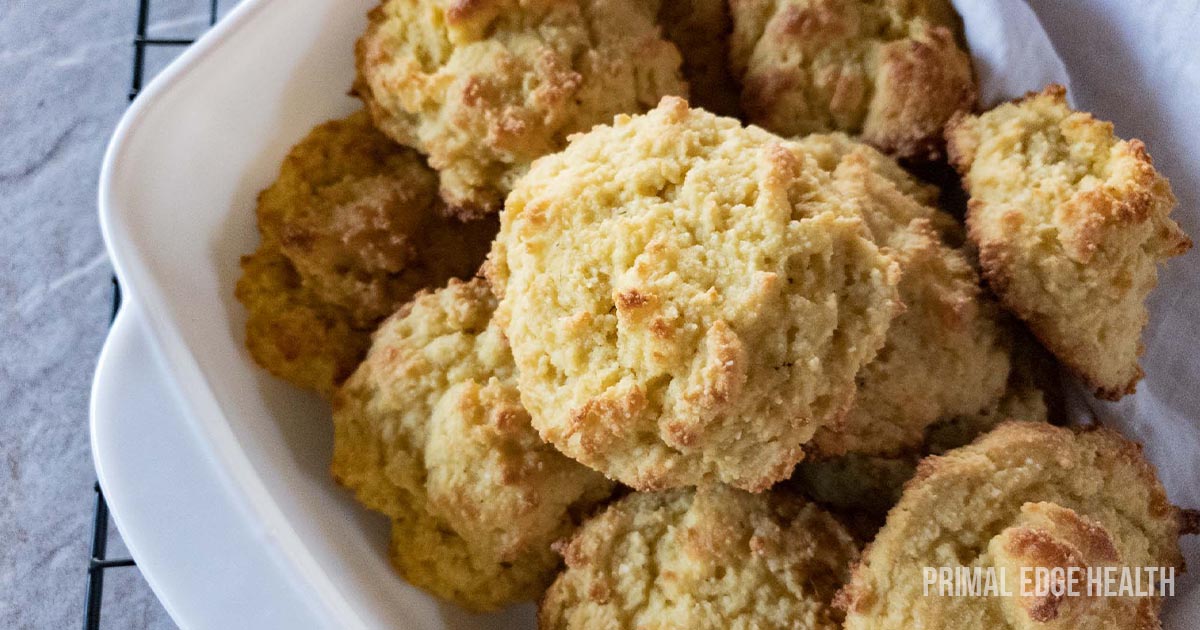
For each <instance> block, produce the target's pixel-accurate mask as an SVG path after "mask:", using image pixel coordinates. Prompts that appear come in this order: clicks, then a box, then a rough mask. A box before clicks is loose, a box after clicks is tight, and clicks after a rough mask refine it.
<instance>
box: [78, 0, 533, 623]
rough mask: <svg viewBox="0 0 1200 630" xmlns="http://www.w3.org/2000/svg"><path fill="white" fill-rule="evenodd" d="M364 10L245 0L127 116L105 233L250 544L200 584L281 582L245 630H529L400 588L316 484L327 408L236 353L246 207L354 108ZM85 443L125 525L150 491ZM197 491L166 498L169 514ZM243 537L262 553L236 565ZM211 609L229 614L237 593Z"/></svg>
mask: <svg viewBox="0 0 1200 630" xmlns="http://www.w3.org/2000/svg"><path fill="white" fill-rule="evenodd" d="M372 4H373V3H372V2H368V1H366V0H354V1H351V0H305V1H295V0H292V1H284V0H248V1H247V2H244V3H243V4H242V5H241V6H239V7H238V8H237V9H235V10H234V11H233V12H232V13H231V14H230V15H229V16H227V17H226V18H225V20H224V21H223V22H222V23H221V25H220V26H218V27H217V28H216V29H215V30H213V31H211V32H210V33H209V34H208V35H206V36H205V37H203V38H202V39H201V40H200V41H199V42H197V43H196V44H195V45H194V46H193V47H192V48H190V49H189V50H188V51H187V52H185V53H184V54H183V55H182V56H181V57H180V58H179V59H178V60H176V62H175V63H174V64H172V65H171V66H170V67H169V68H168V69H167V70H165V71H164V72H163V74H162V75H160V76H159V77H158V78H157V79H156V80H155V81H154V82H153V83H152V84H151V85H150V86H149V87H148V88H147V90H146V91H145V92H143V93H142V95H141V96H140V97H139V98H138V99H137V101H136V102H135V103H134V104H133V105H132V106H131V108H130V110H129V112H128V113H127V114H126V116H125V117H124V118H123V119H122V121H121V123H120V125H119V126H118V128H117V131H116V133H115V136H114V139H113V142H112V144H111V146H110V147H109V152H108V154H107V155H106V157H105V162H104V168H103V172H102V175H101V183H100V218H101V227H102V229H103V231H104V236H105V240H106V242H107V244H108V247H109V252H110V254H111V256H112V260H113V265H114V267H115V268H116V271H117V274H118V276H119V277H120V279H121V283H122V287H123V288H124V289H125V296H126V300H127V302H128V303H132V304H136V305H137V307H138V310H139V311H140V312H141V313H142V315H143V319H144V321H145V327H146V331H147V335H148V338H149V340H150V345H151V346H153V347H154V348H155V349H156V352H157V353H159V354H160V357H161V360H162V365H163V366H164V367H165V369H166V373H167V374H168V375H169V381H170V383H171V384H172V389H173V397H174V403H176V404H178V408H179V410H180V415H181V417H182V419H183V421H184V422H185V423H186V424H187V425H188V426H189V427H190V429H191V432H192V439H193V440H194V441H195V443H196V444H197V445H198V447H199V448H200V453H201V455H200V456H199V457H198V458H197V461H198V462H199V465H201V466H202V468H203V471H202V472H203V476H205V477H206V478H211V479H215V480H218V483H219V487H220V490H221V492H222V493H223V495H222V497H221V498H222V499H223V502H222V503H219V504H214V507H216V508H219V509H231V510H236V511H237V518H236V527H237V528H239V529H240V530H241V533H242V534H247V535H248V536H249V539H248V542H246V543H245V544H243V545H242V546H235V547H233V548H232V549H231V550H230V551H225V552H223V551H220V550H219V549H215V548H214V549H212V553H222V554H228V555H227V556H226V557H225V558H224V560H225V562H227V563H228V564H227V567H228V569H229V570H228V571H217V570H216V569H213V570H214V573H213V575H212V577H213V578H216V577H217V576H218V575H219V576H221V577H220V579H223V580H230V579H238V576H239V575H241V576H244V577H243V578H242V579H244V580H245V581H258V580H274V581H275V583H276V584H275V587H273V588H274V589H275V592H276V593H277V594H279V595H280V596H279V597H273V596H272V597H266V598H265V599H264V600H262V601H261V602H259V603H257V607H258V608H260V609H261V610H257V611H253V612H254V613H255V614H248V615H247V616H246V618H247V619H250V618H254V619H256V621H257V623H254V624H245V625H246V626H247V627H255V628H276V627H278V628H297V627H314V628H384V627H387V628H404V629H409V628H411V629H414V630H416V629H427V628H430V629H431V628H442V627H455V628H462V627H497V626H500V627H514V626H517V627H520V626H528V625H530V623H531V622H530V621H529V619H531V615H530V612H531V608H532V607H531V606H525V607H517V608H516V609H514V610H510V611H508V613H507V614H502V615H492V616H486V617H474V616H469V615H466V614H464V613H462V612H460V611H458V609H456V608H454V607H452V606H448V605H443V604H440V603H438V602H436V601H435V600H434V599H433V598H431V597H429V596H427V595H425V594H423V593H422V592H420V591H418V590H416V589H414V588H412V587H410V586H408V585H407V584H405V583H404V582H403V581H402V580H400V579H399V578H398V577H397V576H396V575H395V573H394V572H393V571H392V570H391V569H390V567H389V566H388V564H387V561H386V546H387V523H386V520H385V519H384V518H383V517H381V516H378V515H375V514H371V513H368V512H366V511H365V510H362V509H359V508H358V507H356V504H355V503H354V502H353V501H352V500H351V498H350V497H349V495H348V494H347V493H345V492H343V491H341V490H340V489H338V488H337V487H336V486H335V484H334V483H333V482H332V481H331V480H330V478H329V475H328V473H327V466H328V462H329V456H330V453H331V437H332V436H331V430H330V425H329V422H328V419H327V418H328V413H329V412H328V409H327V408H326V407H325V406H324V404H323V403H321V402H320V401H318V400H317V399H316V398H315V397H312V396H307V395H301V394H298V393H297V390H295V389H294V388H291V387H290V386H288V385H285V384H283V383H281V382H279V381H276V380H274V379H272V378H270V377H269V376H267V375H266V374H264V373H263V372H261V371H260V370H259V369H257V368H256V367H254V364H253V362H252V361H251V360H250V358H249V356H248V355H247V353H246V352H245V350H244V349H243V347H242V344H241V339H242V327H243V325H244V318H243V314H242V312H241V310H240V307H239V306H238V305H237V303H236V302H235V301H234V299H233V295H232V290H233V289H232V288H233V284H234V282H235V280H236V276H237V263H236V261H237V259H238V257H239V256H240V255H241V254H244V253H247V252H249V251H251V250H252V249H253V248H254V246H255V241H256V238H257V237H256V235H255V229H254V217H253V211H252V209H253V208H254V198H255V196H256V194H257V193H258V191H259V190H260V189H261V188H263V187H264V186H265V185H266V184H267V183H269V182H270V181H271V179H273V177H274V175H275V173H276V171H277V169H278V164H279V162H280V160H281V159H282V158H283V155H284V154H285V153H286V152H287V149H288V147H289V146H290V145H292V144H293V143H295V142H296V140H298V139H299V138H301V137H303V135H304V134H305V133H306V132H307V131H308V129H309V128H311V127H312V126H313V125H314V124H316V123H317V122H320V121H322V120H325V119H328V118H333V117H338V116H342V115H345V114H347V113H349V112H350V111H352V110H353V109H354V108H355V107H356V104H355V102H354V101H353V100H351V99H350V98H349V97H347V96H345V93H346V90H347V88H348V86H349V85H350V82H351V79H352V77H353V54H352V50H353V42H354V40H355V39H356V37H357V35H358V33H359V32H360V31H361V30H362V28H363V26H364V24H365V15H366V12H367V10H368V9H369V8H370V7H371V5H372ZM101 402H103V398H102V397H98V402H97V404H98V405H99V404H100V403H101ZM98 409H99V407H98ZM98 419H99V418H98ZM98 435H99V436H101V437H102V436H103V433H102V432H98ZM95 446H96V450H97V453H96V455H97V461H98V462H101V463H102V465H101V466H100V467H99V473H100V477H101V484H102V486H103V487H104V489H105V492H106V493H107V495H108V496H109V497H110V498H111V500H112V501H113V504H114V510H113V511H114V515H115V518H116V519H117V522H118V525H119V526H123V527H124V526H133V524H134V522H135V521H136V517H137V514H136V511H137V510H138V509H139V504H144V503H148V502H151V501H154V500H156V499H155V497H153V496H140V495H139V494H138V493H141V492H149V490H146V489H144V488H134V487H129V486H127V485H125V482H126V481H127V480H128V478H127V477H125V476H121V475H120V474H118V473H117V472H116V471H117V470H119V468H118V467H117V466H116V465H115V463H114V465H112V466H106V465H104V464H103V463H104V462H113V460H115V459H116V458H115V457H112V456H110V455H108V452H107V451H106V450H105V449H106V448H120V447H114V446H113V445H112V444H111V442H108V441H103V440H100V439H97V441H96V442H95ZM166 455H167V460H165V461H167V462H169V461H170V456H171V454H170V453H167V454H166ZM160 463H164V462H162V461H160ZM192 491H193V489H192V488H191V487H190V486H183V487H180V488H178V489H177V492H179V493H180V494H181V495H182V496H180V497H178V500H177V502H176V505H177V506H182V505H184V504H186V502H187V500H188V498H187V496H186V495H188V494H190V493H191V492H192ZM141 509H143V510H144V509H145V508H141ZM127 516H128V518H126V517H127ZM134 529H136V527H134ZM142 531H145V528H143V529H142ZM129 544H130V548H131V551H133V553H134V556H135V558H137V559H138V560H139V561H140V562H142V563H143V566H144V569H145V572H146V574H147V579H148V580H149V582H150V583H151V584H152V586H153V587H154V588H155V589H156V592H157V593H158V594H159V595H160V596H161V597H162V598H163V600H164V601H165V602H167V603H168V609H169V610H171V612H172V614H174V615H175V616H176V619H177V620H178V621H179V622H180V624H181V625H183V626H185V627H206V628H207V627H229V626H222V625H212V624H210V623H208V622H206V621H205V620H204V619H205V618H204V617H202V616H192V614H191V613H190V612H189V611H190V610H192V609H191V608H187V607H185V606H184V605H183V604H180V605H178V606H176V605H174V604H173V603H172V602H174V601H177V600H178V601H183V600H182V599H180V597H182V596H181V595H180V592H181V590H182V589H184V588H186V587H187V584H186V582H188V579H187V576H185V575H184V574H185V573H186V571H185V569H184V565H186V564H187V563H186V561H183V560H181V559H182V557H183V556H184V555H185V554H188V553H191V552H190V551H189V550H187V549H186V548H182V549H176V550H174V551H170V550H165V549H161V548H157V547H156V546H155V545H156V544H158V543H152V542H151V541H150V540H149V539H147V540H146V541H145V542H143V540H142V539H141V538H140V537H139V536H138V533H137V532H136V531H135V532H133V534H132V535H130V536H129ZM197 544H198V543H197ZM246 545H250V546H253V547H258V548H259V549H258V551H259V552H258V553H248V552H247V553H244V555H243V552H246V551H247V549H248V547H247V546H246ZM168 559H169V561H168ZM268 563H270V564H271V565H273V566H267V564H268ZM213 566H214V567H215V566H216V565H215V564H214V565H213ZM204 579H209V578H207V577H205V578H204ZM192 585H193V587H194V586H195V585H196V584H195V583H194V582H193V583H192ZM234 590H235V591H236V590H237V589H234ZM268 590H270V589H268ZM264 596H265V595H264ZM208 605H209V606H234V609H235V610H236V609H237V608H240V607H237V606H236V600H234V601H232V602H231V601H224V600H213V601H210V602H209V603H208ZM247 605H250V606H254V605H255V604H253V603H252V602H247ZM247 610H251V609H247ZM295 619H304V620H305V621H304V622H301V623H298V624H297V623H293V622H292V621H294V620H295ZM236 625H238V626H241V625H243V624H236Z"/></svg>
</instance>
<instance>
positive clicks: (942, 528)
mask: <svg viewBox="0 0 1200 630" xmlns="http://www.w3.org/2000/svg"><path fill="white" fill-rule="evenodd" d="M1182 522H1183V519H1182V518H1181V512H1180V511H1179V510H1178V509H1176V508H1174V507H1173V506H1171V504H1170V503H1169V502H1168V501H1167V497H1166V493H1165V491H1164V490H1163V487H1162V485H1161V484H1160V483H1159V481H1158V479H1157V477H1156V476H1155V472H1154V469H1153V468H1152V467H1151V466H1150V464H1149V463H1147V462H1146V460H1145V458H1144V457H1143V456H1142V453H1141V449H1140V447H1139V446H1138V445H1136V444H1134V443H1132V442H1129V441H1127V440H1125V439H1124V438H1122V437H1121V436H1120V435H1118V434H1117V433H1115V432H1113V431H1109V430H1106V429H1093V430H1083V431H1072V430H1070V429H1065V428H1059V427H1054V426H1051V425H1048V424H1040V423H1030V422H1017V423H1008V424H1002V425H1000V426H999V427H998V428H996V429H995V430H994V431H993V432H991V433H990V434H988V435H987V436H985V437H983V438H981V439H980V440H978V441H976V442H975V443H973V444H971V445H970V446H967V447H964V448H961V449H956V450H953V451H950V452H949V453H947V454H946V455H944V456H935V457H930V458H927V459H926V460H924V461H922V462H921V464H920V465H919V466H918V469H917V474H916V476H915V477H914V478H913V480H912V481H910V482H909V483H908V484H907V485H906V486H905V489H904V493H903V496H902V497H901V499H900V502H899V503H898V504H897V505H896V507H895V508H893V509H892V511H891V512H890V513H889V514H888V519H887V523H886V524H885V525H884V527H883V529H881V530H880V532H879V534H878V535H877V536H876V537H875V540H874V542H873V543H872V544H871V546H870V548H869V549H868V550H867V551H865V552H864V553H863V556H862V559H861V561H860V562H859V563H858V565H857V566H856V567H855V569H854V572H853V577H852V578H851V581H850V583H849V584H848V585H847V586H846V587H845V588H844V589H843V590H842V592H841V593H839V595H838V599H837V604H838V606H839V607H841V608H843V609H844V610H846V612H847V616H846V626H845V627H846V628H847V629H848V630H866V629H870V628H888V629H891V628H912V627H955V628H1034V627H1037V628H1059V627H1062V628H1150V627H1157V623H1156V618H1157V614H1158V609H1159V607H1160V605H1161V599H1160V598H1158V597H1141V598H1135V597H1055V596H1054V595H1052V594H1051V595H1047V596H1044V597H1034V596H1030V597H1024V596H1022V593H1021V586H1020V584H1019V580H1020V579H1021V574H1022V572H1021V567H1045V568H1048V569H1052V568H1055V567H1061V568H1063V569H1064V570H1066V569H1068V568H1069V567H1081V568H1086V567H1100V566H1123V567H1151V566H1152V567H1177V568H1182V562H1183V557H1182V555H1181V554H1180V550H1179V534H1180V528H1181V525H1182ZM943 566H946V567H951V568H952V569H953V568H954V567H967V568H976V567H978V568H980V569H981V570H987V569H989V568H994V567H997V568H998V567H1005V572H1004V578H1005V580H1006V582H1005V585H1006V587H1007V588H1008V589H1009V590H1010V591H1011V592H1012V593H1013V595H1012V596H997V597H961V596H959V597H955V596H942V595H939V594H938V592H937V591H936V590H933V591H931V592H930V594H929V595H926V594H925V591H924V589H925V586H924V584H925V583H924V575H923V574H924V567H943ZM1031 570H1032V569H1031ZM996 575H999V572H996ZM1080 588H1082V587H1080Z"/></svg>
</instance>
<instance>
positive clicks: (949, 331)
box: [800, 134, 1011, 456]
mask: <svg viewBox="0 0 1200 630" xmlns="http://www.w3.org/2000/svg"><path fill="white" fill-rule="evenodd" d="M800 143H801V145H802V146H803V147H804V148H805V149H806V150H808V151H809V152H810V153H811V154H812V155H814V156H815V157H816V158H817V161H818V163H819V164H820V165H821V167H822V168H823V169H825V170H828V171H830V172H831V173H832V175H833V180H834V184H835V186H836V187H837V188H838V190H839V191H841V192H842V193H843V194H844V195H845V196H846V197H848V198H852V199H855V200H858V202H859V206H860V207H861V208H862V212H863V216H864V217H865V219H866V223H867V226H868V228H869V229H870V231H871V233H872V234H873V236H874V238H875V240H876V242H877V243H879V245H880V246H881V247H882V248H883V250H884V251H885V252H887V253H889V254H890V255H891V256H892V257H893V258H894V259H895V260H896V261H897V262H898V263H899V265H900V285H899V289H900V299H901V301H902V302H903V303H904V306H905V311H904V313H902V314H901V315H900V316H899V317H897V318H896V319H895V320H894V321H893V322H892V326H891V328H890V329H889V330H888V334H887V341H886V343H885V344H884V346H883V348H882V349H881V350H880V351H879V354H878V356H877V357H876V358H875V360H874V361H872V362H870V363H869V364H867V365H866V366H865V367H864V368H863V369H862V370H861V371H860V372H859V373H858V376H857V382H858V394H857V397H856V398H855V401H854V406H853V407H852V408H851V409H850V412H849V413H848V414H846V416H845V417H844V418H843V419H842V421H841V422H840V423H837V424H835V425H830V426H828V427H823V428H821V429H820V430H818V431H817V435H816V437H815V438H814V440H813V445H814V449H815V450H816V451H817V452H818V453H820V454H822V455H825V456H829V455H839V454H844V453H847V452H857V453H862V454H866V455H888V454H897V453H903V452H909V451H912V450H914V449H917V448H919V447H920V445H921V443H922V442H923V441H924V439H925V430H926V428H927V427H929V426H930V425H932V424H934V423H936V422H938V421H941V420H946V419H949V418H952V417H955V416H959V415H967V414H975V413H977V412H980V411H982V410H984V409H986V408H987V407H989V406H991V405H993V404H994V403H995V402H996V401H997V400H999V398H1000V397H1001V395H1002V394H1003V393H1004V391H1005V384H1006V382H1007V380H1008V374H1009V367H1010V366H1009V352H1010V343H1011V340H1010V334H1009V331H1008V330H1007V329H1006V328H1005V326H1004V325H1003V324H1002V323H1001V321H1000V320H999V314H1000V313H999V309H998V308H997V306H996V305H995V304H994V303H993V302H992V301H991V300H990V299H988V298H987V297H986V296H984V295H983V291H982V290H981V289H980V286H979V277H978V275H977V273H976V272H975V269H974V267H972V265H971V262H970V261H969V260H968V258H967V256H966V254H965V253H964V252H963V251H960V250H958V249H955V248H953V247H951V246H950V245H949V241H950V240H953V239H954V238H956V234H957V232H958V230H959V227H958V225H957V223H956V222H955V221H954V219H953V218H952V217H950V215H948V214H946V213H945V212H942V211H940V210H937V209H936V208H935V207H934V206H933V203H934V199H935V198H936V192H935V191H934V190H931V189H930V188H929V187H928V186H925V185H923V184H921V183H919V182H918V181H916V180H915V179H914V178H913V177H912V176H910V175H908V174H907V173H905V172H904V170H903V169H902V168H900V167H899V165H897V164H896V163H895V161H893V160H892V159H890V158H888V157H886V156H884V155H882V154H881V153H879V152H878V151H876V150H874V149H872V148H871V147H868V146H866V145H863V144H859V143H857V142H854V141H852V140H850V139H849V138H848V137H847V136H845V135H843V134H829V135H812V136H809V137H807V138H805V139H804V140H802V141H800Z"/></svg>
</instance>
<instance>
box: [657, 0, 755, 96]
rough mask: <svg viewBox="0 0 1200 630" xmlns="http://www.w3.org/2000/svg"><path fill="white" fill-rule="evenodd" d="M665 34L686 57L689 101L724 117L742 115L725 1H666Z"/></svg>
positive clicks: (663, 13)
mask: <svg viewBox="0 0 1200 630" xmlns="http://www.w3.org/2000/svg"><path fill="white" fill-rule="evenodd" d="M658 21H659V23H660V24H662V28H663V34H664V35H665V36H666V38H667V39H668V40H670V41H671V43H673V44H675V47H676V48H678V49H679V53H680V54H681V55H683V68H682V70H683V77H684V78H685V79H687V82H688V92H689V93H690V96H689V97H688V101H689V102H690V103H691V104H692V106H693V107H702V108H704V109H707V110H708V111H710V112H712V113H714V114H718V115H721V116H739V115H740V114H741V111H742V108H741V105H740V103H739V101H740V99H741V89H740V88H739V86H738V82H737V81H736V80H734V78H733V74H732V73H730V71H729V35H730V33H731V32H732V31H733V22H732V20H731V19H730V17H729V3H728V2H727V1H726V0H667V1H664V2H663V3H662V7H661V8H660V9H659V11H658Z"/></svg>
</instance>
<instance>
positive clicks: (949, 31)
mask: <svg viewBox="0 0 1200 630" xmlns="http://www.w3.org/2000/svg"><path fill="white" fill-rule="evenodd" d="M730 6H731V7H732V15H733V24H734V28H733V37H732V42H731V46H730V47H731V53H730V55H731V63H732V67H733V72H734V76H735V77H737V78H739V79H740V80H741V83H742V106H743V108H744V110H745V112H746V115H747V116H748V117H749V119H750V121H751V122H753V123H755V124H757V125H761V126H763V127H765V128H766V129H769V130H771V131H774V132H776V133H779V134H781V135H786V136H794V135H805V134H810V133H817V132H826V131H844V132H847V133H850V134H854V135H859V136H861V138H862V140H863V141H865V142H868V143H870V144H872V145H874V146H875V147H877V148H879V149H880V150H882V151H884V152H886V153H889V154H893V155H896V156H898V157H904V158H928V157H934V156H936V155H938V154H939V153H940V152H941V148H942V135H941V132H942V127H943V126H944V125H945V123H946V121H947V120H949V119H950V116H951V115H953V114H954V113H955V112H956V111H959V110H969V109H971V108H972V107H973V106H974V104H975V101H976V87H975V80H974V75H973V73H972V69H971V59H970V56H969V55H967V53H966V52H965V51H964V50H963V47H962V44H961V36H960V35H959V31H960V30H961V25H960V21H959V18H958V16H957V14H955V12H954V9H953V7H951V6H950V2H949V1H948V0H884V1H882V2H867V1H865V0H731V2H730Z"/></svg>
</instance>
